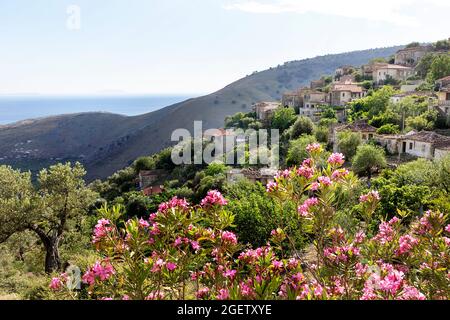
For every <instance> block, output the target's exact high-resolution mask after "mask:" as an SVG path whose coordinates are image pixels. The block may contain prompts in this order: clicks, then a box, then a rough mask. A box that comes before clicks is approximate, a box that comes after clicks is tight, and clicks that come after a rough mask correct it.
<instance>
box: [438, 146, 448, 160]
mask: <svg viewBox="0 0 450 320" xmlns="http://www.w3.org/2000/svg"><path fill="white" fill-rule="evenodd" d="M449 155H450V146H447V147H445V146H442V147H439V146H437V147H436V148H435V149H434V160H440V159H442V158H444V157H447V156H449Z"/></svg>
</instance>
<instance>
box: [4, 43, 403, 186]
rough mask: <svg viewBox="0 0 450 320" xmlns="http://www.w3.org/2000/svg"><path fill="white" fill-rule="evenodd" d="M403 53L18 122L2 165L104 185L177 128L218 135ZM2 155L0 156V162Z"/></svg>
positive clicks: (310, 63) (307, 64)
mask: <svg viewBox="0 0 450 320" xmlns="http://www.w3.org/2000/svg"><path fill="white" fill-rule="evenodd" d="M403 47H404V46H395V47H387V48H377V49H368V50H358V51H352V52H346V53H340V54H329V55H323V56H318V57H315V58H307V59H302V60H295V61H289V62H285V63H284V64H283V65H278V66H276V67H272V68H269V69H267V70H264V71H261V72H257V73H253V74H251V75H249V76H246V77H244V78H242V79H239V80H237V81H235V82H232V83H230V84H229V85H227V86H225V87H224V88H222V89H220V90H218V91H216V92H214V93H211V94H208V95H204V96H201V97H197V98H192V99H188V100H186V101H183V102H180V103H176V104H174V105H170V106H167V107H165V108H162V109H159V110H157V111H154V112H151V113H146V114H142V115H138V116H130V117H127V116H123V115H117V114H112V113H102V112H89V113H77V114H69V115H59V116H51V117H46V118H41V119H32V120H24V121H21V122H20V123H15V124H11V125H4V126H0V164H9V165H12V166H13V167H18V168H22V169H30V170H32V171H36V170H38V169H40V168H41V167H44V166H46V165H49V164H51V163H53V162H57V161H80V162H82V163H83V164H84V165H85V166H86V169H87V171H88V176H87V179H88V180H92V179H96V178H105V177H107V176H109V175H111V174H112V173H114V172H115V171H117V170H120V169H122V168H124V167H125V166H127V165H129V164H130V163H131V162H132V161H134V160H135V159H136V158H138V157H139V156H142V155H149V154H153V153H156V152H158V151H160V150H162V149H164V148H166V147H169V146H171V145H172V143H171V141H170V137H171V133H172V132H173V130H175V129H177V128H185V129H188V130H190V131H192V130H193V121H195V120H198V121H203V129H208V128H220V127H222V126H223V122H224V118H225V117H226V116H228V115H231V114H234V113H236V112H239V111H243V112H248V111H249V110H250V109H251V105H252V104H253V103H255V102H258V101H264V100H268V101H274V100H279V99H280V98H281V95H282V93H283V92H285V91H288V90H294V89H296V88H298V87H301V86H305V85H307V84H309V82H310V81H311V80H314V79H317V78H319V77H321V76H322V75H325V74H331V73H333V72H334V70H335V69H336V68H337V67H339V66H341V65H346V64H348V65H355V66H358V65H362V64H364V63H367V62H368V61H369V60H371V59H373V58H377V57H388V56H390V55H392V54H394V53H395V52H396V51H397V50H399V49H401V48H403ZM2 155H3V156H2Z"/></svg>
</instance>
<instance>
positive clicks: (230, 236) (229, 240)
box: [221, 231, 237, 245]
mask: <svg viewBox="0 0 450 320" xmlns="http://www.w3.org/2000/svg"><path fill="white" fill-rule="evenodd" d="M221 238H222V241H223V242H224V243H226V244H231V245H236V244H237V237H236V235H235V234H234V233H233V232H230V231H224V232H222V235H221Z"/></svg>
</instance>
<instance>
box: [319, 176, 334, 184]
mask: <svg viewBox="0 0 450 320" xmlns="http://www.w3.org/2000/svg"><path fill="white" fill-rule="evenodd" d="M317 180H319V182H320V184H321V185H324V186H331V185H332V184H333V181H331V179H330V178H328V177H319V179H317Z"/></svg>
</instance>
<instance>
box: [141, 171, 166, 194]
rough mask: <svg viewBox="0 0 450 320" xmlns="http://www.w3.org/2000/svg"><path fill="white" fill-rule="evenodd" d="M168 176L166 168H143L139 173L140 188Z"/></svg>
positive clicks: (142, 188)
mask: <svg viewBox="0 0 450 320" xmlns="http://www.w3.org/2000/svg"><path fill="white" fill-rule="evenodd" d="M166 176H167V172H166V171H165V170H159V169H157V170H141V171H140V172H139V175H138V184H139V190H144V189H145V188H147V187H149V186H153V185H154V184H156V182H160V181H162V180H164V178H165V177H166Z"/></svg>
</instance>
